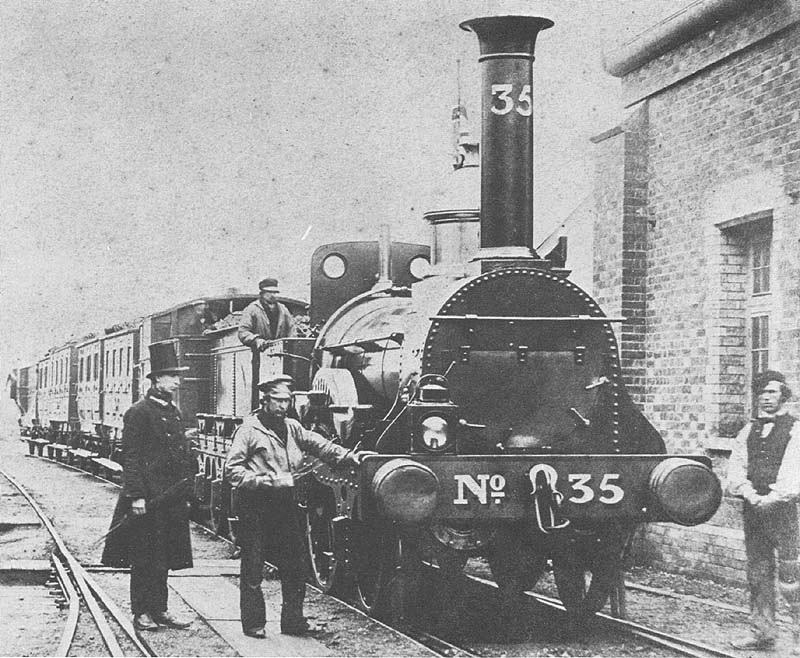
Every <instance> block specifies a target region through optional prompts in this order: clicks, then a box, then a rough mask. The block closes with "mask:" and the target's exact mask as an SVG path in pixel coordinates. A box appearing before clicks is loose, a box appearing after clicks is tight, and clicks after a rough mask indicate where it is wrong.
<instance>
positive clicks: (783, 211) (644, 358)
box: [593, 2, 800, 580]
mask: <svg viewBox="0 0 800 658" xmlns="http://www.w3.org/2000/svg"><path fill="white" fill-rule="evenodd" d="M796 4H797V3H778V2H764V3H756V5H755V7H754V9H753V10H750V11H749V12H745V13H744V14H742V15H740V16H738V17H736V18H735V19H732V20H731V21H730V22H729V23H727V24H725V25H722V26H718V27H717V28H716V29H715V31H713V32H710V33H707V34H704V35H700V36H698V37H696V38H695V39H694V40H692V41H691V42H689V43H687V44H684V45H682V46H680V47H679V48H677V49H676V50H675V51H673V52H670V53H665V54H664V55H662V56H661V57H659V58H658V59H656V60H654V61H653V62H650V63H649V64H647V65H645V66H643V67H642V68H641V69H638V70H637V71H634V72H632V73H630V74H628V76H626V79H625V80H624V81H623V82H624V84H625V86H626V91H627V93H628V95H629V98H632V99H636V100H637V101H638V102H637V103H636V104H635V106H634V108H633V110H632V114H631V116H630V118H629V119H628V121H626V122H624V123H623V124H622V125H621V126H620V127H619V128H617V129H615V130H612V131H609V132H607V133H605V134H604V135H601V136H600V137H598V138H596V139H595V140H593V141H595V143H596V153H597V176H596V199H595V200H596V221H597V224H596V227H595V234H594V237H595V248H596V251H595V281H594V284H595V293H596V296H597V299H598V300H599V301H600V303H601V305H602V306H603V308H604V310H605V311H606V312H607V313H609V314H612V315H613V314H617V313H622V314H623V315H626V316H630V317H631V318H634V319H635V320H636V322H635V323H626V325H623V327H622V328H621V330H618V334H617V336H618V339H619V340H620V348H621V351H622V355H623V369H624V372H625V374H626V377H627V381H628V382H629V383H632V384H634V387H633V389H632V393H633V394H634V399H635V400H636V402H637V403H639V405H640V406H641V407H642V408H643V411H644V412H645V414H646V415H647V417H648V418H649V419H650V421H651V422H652V423H653V424H654V425H655V427H656V428H657V429H659V431H661V432H662V434H663V436H664V438H665V440H666V442H667V446H668V449H669V450H670V451H671V452H679V453H680V452H683V453H685V452H704V451H706V452H707V453H708V454H711V455H712V456H713V457H714V459H715V464H716V465H717V472H718V473H719V474H720V475H721V476H723V477H724V475H725V463H726V460H725V458H726V456H727V454H728V451H729V449H730V447H731V439H730V438H729V437H730V436H732V435H733V433H735V431H736V429H738V428H739V427H741V425H742V424H743V423H744V422H745V420H746V418H747V415H746V414H747V413H748V409H747V404H748V395H749V391H748V390H747V385H746V376H745V375H746V367H747V360H746V359H747V358H748V354H747V342H746V338H747V334H746V332H747V323H746V321H745V320H746V318H745V315H744V304H745V294H746V292H745V281H746V262H745V251H744V242H743V240H742V237H741V233H740V232H738V231H737V230H732V229H727V228H726V226H727V225H728V223H730V222H731V221H732V220H737V218H739V219H742V218H744V219H747V218H749V217H751V216H752V217H767V216H768V217H770V218H771V223H772V234H773V242H772V244H773V273H774V277H775V292H774V294H775V295H776V300H777V308H776V313H775V316H774V324H773V326H772V327H771V332H772V344H771V348H772V349H771V361H770V366H771V367H774V368H777V369H780V370H783V371H784V372H785V373H786V374H787V377H788V379H789V382H790V385H791V386H792V388H793V389H794V390H795V391H796V393H800V325H799V324H798V318H800V203H798V200H800V129H799V127H800V24H798V23H797V21H798V20H800V9H798V8H796ZM643 172H645V173H643ZM790 406H791V408H792V410H793V411H795V412H797V411H798V408H799V405H798V403H797V397H796V398H795V401H793V403H792V405H790ZM739 516H740V513H739V509H738V502H736V501H731V500H726V502H725V503H724V504H723V507H722V508H721V510H720V512H719V513H718V514H717V516H715V518H714V519H712V521H711V522H709V523H708V524H705V525H704V526H701V527H699V528H678V527H674V526H667V525H660V524H656V525H653V526H649V529H648V530H647V532H646V533H644V534H643V535H642V536H641V537H640V538H639V540H638V541H637V545H636V548H637V554H638V555H639V557H642V556H647V557H649V558H650V559H655V560H656V561H657V562H658V563H659V564H661V565H662V566H671V567H674V568H676V569H681V570H686V571H692V570H702V571H704V572H706V573H712V574H715V575H718V576H719V577H721V578H725V579H727V580H742V579H743V552H742V551H743V548H742V539H741V528H740V525H739V521H738V519H739ZM726 554H730V556H731V557H729V558H728V557H725V555H726Z"/></svg>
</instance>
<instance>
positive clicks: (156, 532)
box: [102, 341, 197, 631]
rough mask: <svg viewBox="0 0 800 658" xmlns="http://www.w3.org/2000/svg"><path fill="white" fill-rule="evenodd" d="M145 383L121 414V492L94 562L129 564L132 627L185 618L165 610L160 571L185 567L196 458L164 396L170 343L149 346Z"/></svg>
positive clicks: (169, 386)
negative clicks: (138, 397)
mask: <svg viewBox="0 0 800 658" xmlns="http://www.w3.org/2000/svg"><path fill="white" fill-rule="evenodd" d="M150 368H151V370H150V373H149V374H148V375H147V376H148V377H149V378H150V381H151V386H150V389H149V390H148V391H147V393H146V394H145V396H144V397H143V398H142V399H141V400H139V401H138V402H137V403H136V404H134V405H133V406H132V407H131V408H130V409H128V411H126V412H125V416H124V418H123V428H122V466H123V472H122V490H121V491H120V494H119V499H118V501H117V506H116V509H115V510H114V517H113V519H112V521H111V528H112V530H111V532H110V533H109V534H108V537H107V539H106V544H105V549H104V551H103V558H102V563H103V564H105V565H106V566H113V567H127V566H130V568H131V582H130V596H131V610H132V612H133V625H134V626H135V627H136V629H137V630H140V631H153V630H156V629H158V628H159V627H160V626H166V627H170V628H187V627H188V626H190V624H191V622H190V621H189V620H184V619H179V618H177V617H175V616H173V615H172V614H170V613H169V612H168V611H167V595H168V587H167V574H168V571H169V570H170V569H186V568H189V567H191V566H192V545H191V536H190V533H189V509H188V500H189V495H190V492H191V485H190V482H191V477H192V476H193V474H194V472H195V470H196V467H197V463H196V461H195V459H194V457H193V456H192V454H191V450H190V448H189V441H188V440H187V438H186V435H185V433H184V428H183V420H182V419H181V414H180V411H179V410H178V408H177V407H176V406H175V405H174V404H173V402H172V396H173V394H174V393H175V391H176V390H177V389H178V386H179V384H180V374H181V372H184V371H186V370H189V368H188V367H186V366H178V359H177V355H176V353H175V346H174V344H173V343H172V342H171V341H166V342H161V343H155V344H153V345H150Z"/></svg>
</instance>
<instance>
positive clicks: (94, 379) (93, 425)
mask: <svg viewBox="0 0 800 658" xmlns="http://www.w3.org/2000/svg"><path fill="white" fill-rule="evenodd" d="M76 347H77V358H78V377H77V384H76V391H77V393H76V396H75V398H76V404H77V408H78V422H79V425H80V433H81V435H82V436H84V437H87V438H93V437H97V438H98V439H99V438H100V436H101V432H102V430H101V428H100V425H101V424H102V422H103V416H102V395H101V390H102V388H101V387H102V376H103V369H102V368H101V366H100V360H101V353H102V348H101V339H100V337H99V336H96V335H92V336H90V337H88V338H86V339H84V340H82V341H80V342H79V343H78V344H77V346H76Z"/></svg>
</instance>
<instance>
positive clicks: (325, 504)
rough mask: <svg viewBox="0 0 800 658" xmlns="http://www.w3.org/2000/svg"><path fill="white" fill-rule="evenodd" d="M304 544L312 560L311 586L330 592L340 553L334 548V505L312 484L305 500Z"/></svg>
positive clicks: (323, 490)
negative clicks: (312, 580)
mask: <svg viewBox="0 0 800 658" xmlns="http://www.w3.org/2000/svg"><path fill="white" fill-rule="evenodd" d="M305 508H306V513H305V517H306V543H307V545H308V553H309V556H310V559H311V573H312V576H313V578H314V583H315V584H316V585H317V587H319V588H320V589H321V590H322V591H323V592H325V593H327V592H330V591H331V589H333V587H334V586H335V585H336V584H337V577H338V575H339V572H340V568H339V567H340V565H341V564H342V563H343V561H344V560H343V556H342V550H341V548H340V547H339V546H337V541H336V534H335V532H334V527H333V518H334V516H335V514H336V503H335V501H334V497H333V493H332V492H331V491H330V489H328V488H327V487H323V486H320V485H318V484H316V486H315V484H312V485H311V487H310V490H309V492H308V494H307V495H306V501H305Z"/></svg>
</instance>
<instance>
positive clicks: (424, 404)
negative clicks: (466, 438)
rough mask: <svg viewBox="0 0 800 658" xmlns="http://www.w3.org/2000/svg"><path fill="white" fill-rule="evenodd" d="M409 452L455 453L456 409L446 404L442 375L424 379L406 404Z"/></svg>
mask: <svg viewBox="0 0 800 658" xmlns="http://www.w3.org/2000/svg"><path fill="white" fill-rule="evenodd" d="M407 412H408V422H409V435H410V436H411V449H412V452H429V453H437V454H442V453H455V451H456V440H455V433H456V427H457V426H458V406H457V405H455V404H453V403H452V402H451V401H450V387H449V385H448V383H447V380H446V379H445V378H444V377H443V376H442V375H424V376H423V377H422V378H420V380H419V385H418V386H417V391H416V394H415V395H414V399H413V400H412V401H411V402H409V403H408V407H407Z"/></svg>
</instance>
